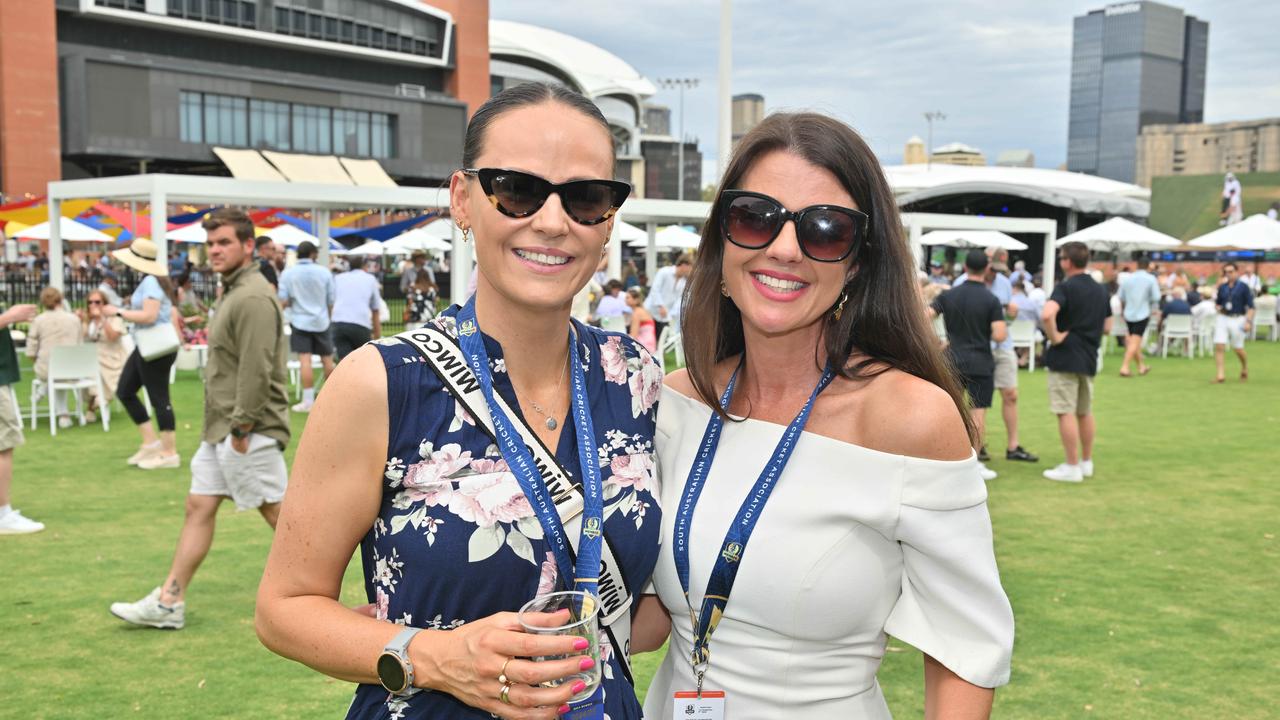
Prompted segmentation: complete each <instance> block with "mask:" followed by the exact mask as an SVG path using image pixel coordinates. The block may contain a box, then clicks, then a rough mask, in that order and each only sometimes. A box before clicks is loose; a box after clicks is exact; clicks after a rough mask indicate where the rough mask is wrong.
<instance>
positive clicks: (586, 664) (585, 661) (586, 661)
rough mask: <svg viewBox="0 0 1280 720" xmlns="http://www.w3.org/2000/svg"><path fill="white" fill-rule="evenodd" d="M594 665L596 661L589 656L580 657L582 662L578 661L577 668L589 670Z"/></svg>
mask: <svg viewBox="0 0 1280 720" xmlns="http://www.w3.org/2000/svg"><path fill="white" fill-rule="evenodd" d="M595 666H596V661H595V660H592V659H591V658H582V662H580V663H578V669H579V670H590V669H591V668H593V667H595Z"/></svg>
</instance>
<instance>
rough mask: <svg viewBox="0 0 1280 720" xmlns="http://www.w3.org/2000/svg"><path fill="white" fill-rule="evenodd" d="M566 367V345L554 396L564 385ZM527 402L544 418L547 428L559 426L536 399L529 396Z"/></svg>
mask: <svg viewBox="0 0 1280 720" xmlns="http://www.w3.org/2000/svg"><path fill="white" fill-rule="evenodd" d="M568 369H569V348H567V347H566V348H565V351H564V366H563V367H561V368H560V380H559V381H558V382H556V397H560V388H562V387H564V376H565V371H566V370H568ZM529 404H530V405H532V406H533V409H534V410H535V411H537V413H538V414H539V415H541V416H542V417H544V418H546V420H545V421H544V424H545V425H546V426H547V429H548V430H555V429H556V428H557V427H559V423H557V422H556V419H555V418H554V417H552V416H551V414H550V413H548V412H547V411H546V410H543V409H542V406H541V405H539V404H538V402H537V401H536V400H534V399H533V398H529Z"/></svg>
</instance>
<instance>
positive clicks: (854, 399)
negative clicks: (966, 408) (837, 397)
mask: <svg viewBox="0 0 1280 720" xmlns="http://www.w3.org/2000/svg"><path fill="white" fill-rule="evenodd" d="M845 384H847V385H848V386H850V388H851V389H850V390H849V391H848V392H846V393H842V395H844V396H845V397H846V398H847V399H846V403H847V405H848V410H847V412H852V413H853V415H854V417H855V418H856V421H855V423H854V427H853V429H852V432H853V433H855V434H856V435H857V438H858V439H857V440H856V443H857V444H859V445H862V446H864V447H869V448H871V449H873V450H879V451H880V452H886V453H892V454H895V455H906V456H908V457H917V458H925V459H929V460H967V459H968V458H969V456H970V455H971V453H972V452H973V449H972V447H971V446H970V445H969V436H968V433H967V432H966V431H965V425H964V419H963V418H962V417H961V415H960V410H959V408H957V407H956V404H955V402H954V401H953V400H952V399H951V396H950V395H948V394H947V392H946V391H945V390H943V389H942V388H940V387H938V386H937V385H934V384H933V383H931V382H929V381H928V380H924V379H922V378H918V377H916V376H914V375H911V374H910V373H905V372H902V371H901V370H893V369H890V370H886V371H884V372H882V373H881V374H879V375H877V376H875V377H874V378H872V379H870V380H866V381H846V383H845Z"/></svg>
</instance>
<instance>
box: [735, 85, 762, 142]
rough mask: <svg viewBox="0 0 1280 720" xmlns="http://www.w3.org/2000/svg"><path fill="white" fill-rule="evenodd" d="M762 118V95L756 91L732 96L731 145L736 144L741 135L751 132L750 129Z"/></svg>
mask: <svg viewBox="0 0 1280 720" xmlns="http://www.w3.org/2000/svg"><path fill="white" fill-rule="evenodd" d="M761 120H764V96H763V95H758V94H756V93H742V94H739V95H734V96H733V107H732V130H731V132H732V137H733V146H734V147H737V146H738V140H740V139H741V138H742V136H743V135H746V134H747V133H749V132H751V129H752V128H754V127H755V126H757V125H759V124H760V121H761Z"/></svg>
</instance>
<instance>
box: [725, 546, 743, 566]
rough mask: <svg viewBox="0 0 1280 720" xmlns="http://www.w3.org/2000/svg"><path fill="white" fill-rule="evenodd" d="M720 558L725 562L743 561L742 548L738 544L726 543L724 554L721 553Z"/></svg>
mask: <svg viewBox="0 0 1280 720" xmlns="http://www.w3.org/2000/svg"><path fill="white" fill-rule="evenodd" d="M720 557H722V558H724V561H725V562H730V563H736V562H738V561H739V560H741V559H742V546H741V545H739V544H738V543H736V542H730V543H725V546H724V552H722V553H720Z"/></svg>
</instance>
